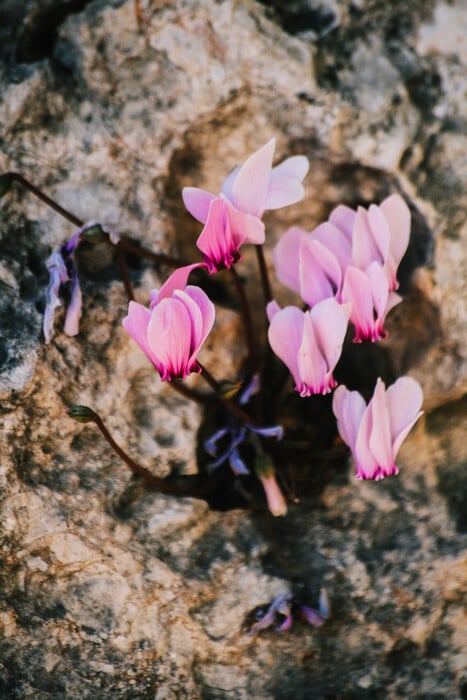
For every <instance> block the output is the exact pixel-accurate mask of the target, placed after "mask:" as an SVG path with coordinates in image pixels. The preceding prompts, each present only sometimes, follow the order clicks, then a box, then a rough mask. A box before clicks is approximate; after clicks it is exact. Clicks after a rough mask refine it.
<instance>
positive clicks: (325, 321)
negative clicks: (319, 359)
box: [310, 298, 350, 374]
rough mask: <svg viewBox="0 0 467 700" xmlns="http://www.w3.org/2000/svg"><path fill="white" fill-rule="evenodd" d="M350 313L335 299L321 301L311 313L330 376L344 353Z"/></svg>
mask: <svg viewBox="0 0 467 700" xmlns="http://www.w3.org/2000/svg"><path fill="white" fill-rule="evenodd" d="M349 313H350V308H349V307H348V306H341V304H338V303H337V301H336V300H335V299H334V298H330V299H325V300H324V301H321V302H320V303H319V304H316V306H314V307H313V308H312V309H311V311H310V318H311V320H312V321H313V326H314V329H315V336H316V340H317V342H318V345H319V348H320V351H321V353H322V355H323V357H324V359H325V361H326V365H327V370H328V373H329V374H331V373H332V371H333V370H334V368H335V366H336V365H337V363H338V361H339V358H340V356H341V353H342V345H343V343H344V338H345V334H346V332H347V325H348V322H349Z"/></svg>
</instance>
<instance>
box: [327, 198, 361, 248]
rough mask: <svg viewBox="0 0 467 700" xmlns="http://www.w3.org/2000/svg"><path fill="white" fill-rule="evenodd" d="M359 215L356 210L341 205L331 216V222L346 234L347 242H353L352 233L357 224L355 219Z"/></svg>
mask: <svg viewBox="0 0 467 700" xmlns="http://www.w3.org/2000/svg"><path fill="white" fill-rule="evenodd" d="M356 215H357V213H356V212H355V211H354V209H351V208H350V207H347V206H346V205H345V204H339V205H338V206H337V207H336V208H335V209H333V210H332V212H331V213H330V215H329V217H328V218H329V221H330V222H331V224H334V226H337V228H338V229H340V230H341V231H342V233H344V234H345V236H346V238H347V240H348V241H349V243H350V241H351V240H352V231H353V227H354V223H355V217H356Z"/></svg>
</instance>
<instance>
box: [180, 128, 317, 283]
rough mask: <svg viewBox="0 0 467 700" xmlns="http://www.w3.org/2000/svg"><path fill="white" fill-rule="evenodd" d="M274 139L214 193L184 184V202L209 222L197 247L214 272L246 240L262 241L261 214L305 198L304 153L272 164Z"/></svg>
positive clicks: (232, 258)
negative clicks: (275, 164)
mask: <svg viewBox="0 0 467 700" xmlns="http://www.w3.org/2000/svg"><path fill="white" fill-rule="evenodd" d="M275 144H276V142H275V139H271V140H270V141H268V143H267V144H266V145H265V146H263V147H262V148H260V149H259V150H258V151H256V153H253V155H251V156H250V157H249V158H247V160H246V161H245V162H244V163H243V164H242V165H241V166H239V167H237V168H235V169H234V170H233V171H232V172H231V173H230V175H229V176H228V177H227V179H226V180H225V181H224V183H223V185H222V189H221V193H220V195H218V196H216V195H213V194H211V193H210V192H207V191H206V190H203V189H200V188H197V187H185V188H184V189H183V193H182V196H183V201H184V203H185V206H186V208H187V209H188V211H189V212H190V214H191V215H192V216H194V218H195V219H197V220H198V221H200V222H201V223H202V224H205V226H204V229H203V231H202V233H201V235H200V237H199V238H198V241H197V246H198V248H199V249H200V250H201V252H202V253H203V256H204V259H205V261H206V263H207V265H208V269H209V271H210V272H215V271H216V270H219V269H223V268H228V267H230V266H231V265H232V264H233V263H234V262H236V261H237V260H238V259H239V257H240V254H239V249H240V247H241V246H242V245H243V244H244V243H252V244H255V245H261V244H262V243H264V240H265V235H264V224H263V222H262V221H261V217H262V216H263V213H264V211H265V210H266V209H277V208H279V207H283V206H287V205H288V204H293V203H295V202H298V201H300V200H301V199H303V195H304V190H303V186H302V180H303V178H304V177H305V175H306V173H307V172H308V167H309V163H308V160H307V159H306V158H305V156H292V157H291V158H287V159H286V160H284V161H283V162H282V163H280V164H279V165H278V166H276V167H275V168H273V167H272V161H273V157H274V149H275Z"/></svg>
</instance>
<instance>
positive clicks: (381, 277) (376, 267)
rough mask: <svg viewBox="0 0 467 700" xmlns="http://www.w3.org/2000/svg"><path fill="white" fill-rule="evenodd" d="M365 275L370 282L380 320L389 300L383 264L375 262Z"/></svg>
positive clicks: (374, 304)
mask: <svg viewBox="0 0 467 700" xmlns="http://www.w3.org/2000/svg"><path fill="white" fill-rule="evenodd" d="M365 273H366V275H367V277H368V279H369V280H370V285H371V295H372V298H373V306H374V309H375V312H376V316H377V318H378V319H379V318H383V317H384V315H385V313H386V308H387V305H388V300H389V287H388V280H387V277H386V274H385V272H384V268H383V266H382V265H381V263H379V262H373V263H371V265H369V266H368V268H367V269H366V270H365Z"/></svg>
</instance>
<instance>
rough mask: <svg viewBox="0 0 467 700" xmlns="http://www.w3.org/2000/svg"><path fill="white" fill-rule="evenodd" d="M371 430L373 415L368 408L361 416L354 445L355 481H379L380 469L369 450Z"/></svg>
mask: <svg viewBox="0 0 467 700" xmlns="http://www.w3.org/2000/svg"><path fill="white" fill-rule="evenodd" d="M372 430H373V414H372V412H371V411H370V410H368V406H367V408H366V409H365V412H364V414H363V416H362V420H361V422H360V428H359V430H358V435H357V442H356V444H355V453H354V459H355V476H356V477H357V479H379V478H380V469H379V464H378V462H377V460H376V459H375V457H374V455H373V453H372V451H371V450H370V437H371V431H372Z"/></svg>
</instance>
